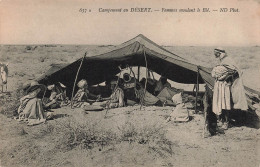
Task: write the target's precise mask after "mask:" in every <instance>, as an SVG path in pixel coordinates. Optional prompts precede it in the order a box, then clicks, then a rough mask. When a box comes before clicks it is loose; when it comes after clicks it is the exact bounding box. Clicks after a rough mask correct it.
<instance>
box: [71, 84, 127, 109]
mask: <svg viewBox="0 0 260 167" xmlns="http://www.w3.org/2000/svg"><path fill="white" fill-rule="evenodd" d="M77 86H78V88H79V89H78V92H77V93H76V94H75V96H74V98H73V100H72V103H73V106H74V107H85V106H88V105H95V106H100V107H103V108H117V107H123V106H124V105H125V101H124V91H123V89H122V88H121V86H122V85H121V83H120V82H119V80H118V81H117V80H112V81H111V82H110V83H107V86H109V87H110V89H111V91H112V94H111V96H110V97H107V98H102V97H101V95H94V94H92V93H90V92H89V90H88V83H87V81H86V80H85V79H83V80H81V81H79V83H78V84H77Z"/></svg>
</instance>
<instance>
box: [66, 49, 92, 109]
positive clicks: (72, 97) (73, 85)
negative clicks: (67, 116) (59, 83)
mask: <svg viewBox="0 0 260 167" xmlns="http://www.w3.org/2000/svg"><path fill="white" fill-rule="evenodd" d="M87 54H88V52H86V53H85V54H84V56H83V57H82V59H81V62H80V65H79V68H78V71H77V74H76V77H75V81H74V85H73V89H72V95H71V103H70V105H71V106H70V107H71V108H73V94H74V90H75V85H76V82H77V79H78V75H79V70H80V68H81V66H82V63H83V60H84V59H85V57H86V56H87Z"/></svg>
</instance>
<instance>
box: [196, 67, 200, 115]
mask: <svg viewBox="0 0 260 167" xmlns="http://www.w3.org/2000/svg"><path fill="white" fill-rule="evenodd" d="M199 70H200V69H199V67H198V69H197V84H196V102H195V113H198V111H197V110H198V109H197V105H198V91H199Z"/></svg>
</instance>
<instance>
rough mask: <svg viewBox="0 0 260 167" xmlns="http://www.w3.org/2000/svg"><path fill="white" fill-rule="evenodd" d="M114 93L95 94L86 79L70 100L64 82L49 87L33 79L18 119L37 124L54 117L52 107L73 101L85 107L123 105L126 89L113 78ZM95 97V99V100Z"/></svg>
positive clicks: (80, 83)
mask: <svg viewBox="0 0 260 167" xmlns="http://www.w3.org/2000/svg"><path fill="white" fill-rule="evenodd" d="M109 85H110V89H111V90H112V94H111V96H110V97H108V98H102V97H101V96H100V95H94V94H92V93H90V92H89V91H88V83H87V81H86V80H84V79H83V80H81V81H79V82H78V84H77V86H78V88H79V89H78V91H77V93H76V94H75V96H74V97H73V99H72V100H71V102H69V100H68V98H67V96H66V86H64V85H63V84H62V83H57V84H50V85H48V86H47V87H46V86H45V85H42V84H39V83H38V82H36V81H33V82H32V83H31V84H30V86H29V88H28V89H27V90H25V94H26V95H25V96H23V97H22V98H21V99H20V106H19V107H18V110H17V114H18V117H16V118H15V119H17V120H18V121H26V122H27V123H28V124H27V125H37V124H40V123H44V122H45V121H46V120H47V119H51V118H52V117H53V112H52V111H51V109H56V108H60V107H62V106H66V105H69V104H70V103H72V106H73V107H84V106H88V105H97V106H100V107H102V108H117V107H123V106H124V105H125V102H124V91H123V90H122V89H121V88H120V87H121V84H118V82H117V81H115V80H113V81H111V82H110V83H109ZM93 99H94V100H93Z"/></svg>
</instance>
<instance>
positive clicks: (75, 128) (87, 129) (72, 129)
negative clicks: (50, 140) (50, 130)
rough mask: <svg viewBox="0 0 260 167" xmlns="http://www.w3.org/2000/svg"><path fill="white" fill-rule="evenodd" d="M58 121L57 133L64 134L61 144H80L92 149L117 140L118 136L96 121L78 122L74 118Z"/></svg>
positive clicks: (67, 145)
mask: <svg viewBox="0 0 260 167" xmlns="http://www.w3.org/2000/svg"><path fill="white" fill-rule="evenodd" d="M64 120H65V121H61V122H58V123H57V126H56V127H55V129H56V133H59V134H62V135H61V136H63V137H62V139H61V140H60V145H63V147H64V146H66V147H68V148H73V147H75V146H80V147H81V148H87V149H91V148H93V147H95V146H98V147H100V146H101V147H104V146H106V145H109V144H112V142H115V141H117V139H116V138H117V136H116V134H115V133H113V132H112V131H110V130H104V129H103V128H102V127H100V126H98V125H97V124H96V123H91V122H77V121H76V120H75V119H73V118H67V119H64Z"/></svg>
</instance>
